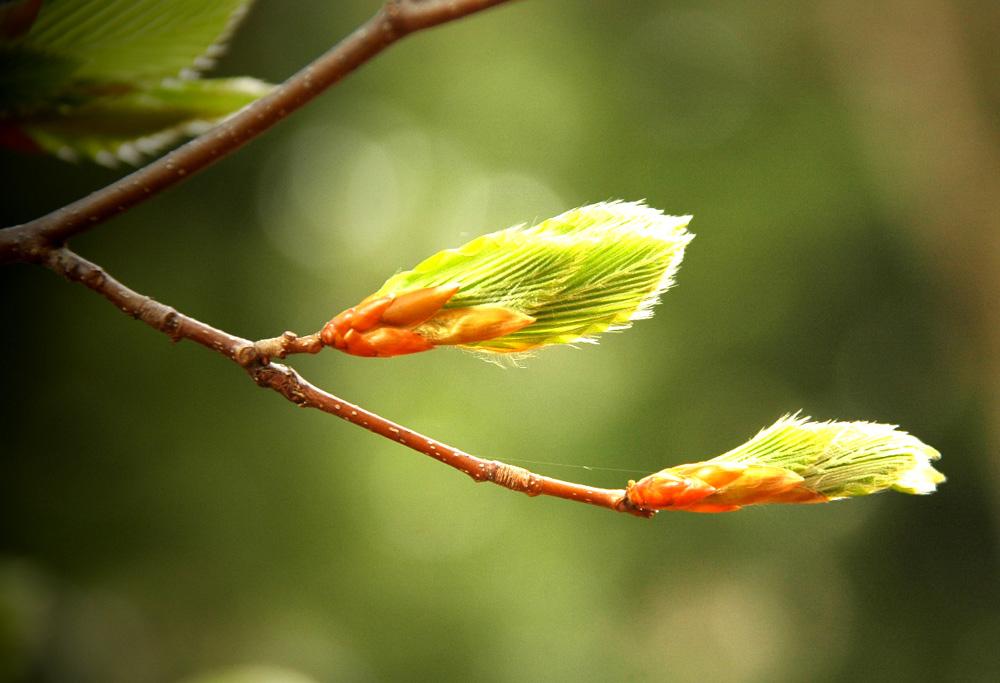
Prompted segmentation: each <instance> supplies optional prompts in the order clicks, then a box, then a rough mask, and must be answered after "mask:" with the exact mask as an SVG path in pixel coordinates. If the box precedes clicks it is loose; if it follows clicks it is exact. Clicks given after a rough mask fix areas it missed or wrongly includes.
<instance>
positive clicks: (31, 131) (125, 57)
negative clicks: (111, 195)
mask: <svg viewBox="0 0 1000 683" xmlns="http://www.w3.org/2000/svg"><path fill="white" fill-rule="evenodd" d="M249 4H250V2H249V1H248V0H60V1H59V2H45V3H43V4H41V7H40V10H39V11H38V12H37V17H36V16H34V15H32V14H31V13H30V12H28V11H27V10H30V9H36V10H38V7H36V5H37V2H35V3H33V2H30V1H27V0H20V1H19V2H17V3H15V4H14V5H13V7H15V8H22V6H23V8H22V9H23V11H19V12H17V13H16V14H14V13H12V12H7V13H5V14H4V15H0V21H3V23H2V24H0V145H6V146H9V147H18V148H22V149H26V150H36V151H39V150H41V151H48V152H52V153H56V154H58V155H59V156H61V157H63V158H66V159H75V158H78V157H86V158H91V159H93V160H95V161H98V162H100V163H104V164H109V165H110V164H114V163H117V161H118V160H119V159H121V160H124V161H127V162H129V163H140V162H141V160H142V158H143V156H144V155H152V154H157V153H159V152H161V151H162V150H163V149H164V148H165V147H167V146H169V145H172V144H174V143H176V142H177V141H178V140H179V139H180V138H182V137H186V136H189V135H193V134H197V133H199V132H202V131H203V130H205V129H207V128H208V127H210V126H211V125H212V124H214V123H216V122H218V121H219V120H221V119H223V118H225V117H227V116H229V115H231V114H233V113H234V112H236V111H237V110H239V109H241V108H242V107H244V106H246V105H247V104H249V103H251V102H253V101H254V100H255V99H257V98H258V97H260V96H262V95H264V94H266V93H267V92H269V91H270V89H271V86H269V85H267V84H265V83H263V82H261V81H256V80H254V79H250V78H233V79H209V80H201V79H200V78H199V76H200V73H201V72H202V71H204V70H205V69H207V68H209V67H211V66H212V64H213V61H214V58H215V57H217V56H218V55H219V54H221V52H222V50H223V43H224V41H225V40H226V39H227V38H228V37H229V35H230V33H231V31H232V29H233V28H234V27H235V25H236V23H237V22H238V20H239V19H240V18H241V17H242V16H243V14H244V13H245V12H246V9H247V7H248V6H249Z"/></svg>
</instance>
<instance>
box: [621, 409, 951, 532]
mask: <svg viewBox="0 0 1000 683" xmlns="http://www.w3.org/2000/svg"><path fill="white" fill-rule="evenodd" d="M940 457H941V454H940V453H938V451H936V450H935V449H933V448H931V447H930V446H928V445H927V444H925V443H923V442H922V441H920V440H919V439H917V438H916V437H914V436H911V435H910V434H907V433H906V432H903V431H900V430H899V429H897V428H896V427H895V426H893V425H886V424H878V423H874V422H811V421H809V419H808V418H804V417H799V416H785V417H783V418H781V419H780V420H778V421H777V422H776V423H775V424H773V425H772V426H770V427H768V428H767V429H764V430H762V431H761V432H760V433H759V434H757V436H755V437H754V438H752V439H750V441H748V442H746V443H745V444H743V445H742V446H739V447H738V448H734V449H733V450H731V451H729V452H728V453H725V454H723V455H720V456H719V457H717V458H714V459H712V460H707V461H704V462H699V463H691V464H686V465H677V466H674V467H669V468H667V469H665V470H662V471H660V472H657V473H655V474H651V475H649V476H648V477H645V478H643V479H641V480H640V481H638V482H630V483H629V488H628V495H629V498H630V500H631V501H632V502H633V504H635V505H636V506H638V507H644V508H648V509H656V510H689V511H692V512H727V511H729V510H736V509H739V508H740V507H742V506H744V505H757V504H761V503H821V502H827V501H830V500H836V499H838V498H847V497H851V496H865V495H868V494H871V493H877V492H879V491H884V490H887V489H892V490H895V491H901V492H903V493H911V494H924V493H932V492H933V491H934V490H935V489H936V487H937V485H938V484H940V483H942V482H943V481H944V480H945V477H944V475H943V474H941V473H940V472H938V471H937V470H936V469H934V467H933V466H932V464H931V463H932V462H933V461H934V460H937V459H938V458H940Z"/></svg>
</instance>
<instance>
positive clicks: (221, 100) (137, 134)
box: [21, 78, 271, 165]
mask: <svg viewBox="0 0 1000 683" xmlns="http://www.w3.org/2000/svg"><path fill="white" fill-rule="evenodd" d="M270 89H271V87H270V86H269V85H268V84H266V83H263V82H261V81H258V80H255V79H253V78H225V79H208V80H195V81H187V80H185V81H181V80H168V81H164V82H163V83H162V84H160V85H157V86H153V87H148V88H136V89H134V90H131V91H128V92H124V93H121V94H115V95H103V96H98V97H95V98H93V99H91V100H90V101H88V102H86V103H84V104H80V105H77V106H71V105H63V106H62V107H60V108H59V109H57V110H55V111H52V112H48V113H40V114H39V115H38V116H36V117H35V118H34V119H32V120H31V121H30V122H27V123H24V124H22V126H21V128H22V130H23V131H24V132H25V133H26V134H27V135H28V136H29V137H30V138H32V139H33V140H35V141H36V142H37V143H38V144H39V145H41V146H42V148H43V149H45V150H47V151H49V152H52V153H54V154H58V155H59V156H60V157H62V158H65V159H67V160H72V159H76V158H78V157H81V156H82V157H87V158H90V159H94V160H95V161H97V162H99V163H102V164H104V165H115V164H116V163H118V161H119V160H123V161H126V162H128V163H132V164H138V163H140V162H141V160H142V157H143V155H152V154H156V153H158V152H160V151H161V150H162V149H164V148H165V147H168V146H169V145H172V144H174V143H175V142H177V141H178V140H179V139H181V138H183V137H187V136H191V135H197V134H199V133H202V132H204V131H205V130H206V129H207V128H208V127H210V126H211V125H212V123H214V122H215V121H218V120H219V119H222V118H225V117H226V116H228V115H230V114H231V113H232V112H234V111H237V110H239V109H240V108H242V107H244V106H246V105H247V104H250V103H251V102H253V101H254V100H256V99H257V98H258V97H260V96H262V95H265V94H267V92H269V91H270Z"/></svg>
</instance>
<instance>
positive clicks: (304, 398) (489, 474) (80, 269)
mask: <svg viewBox="0 0 1000 683" xmlns="http://www.w3.org/2000/svg"><path fill="white" fill-rule="evenodd" d="M44 265H45V266H47V267H48V268H50V269H52V270H53V271H55V272H56V273H59V274H60V275H62V276H63V277H65V278H66V279H67V280H70V281H72V282H79V283H80V284H82V285H84V286H85V287H88V288H90V289H92V290H93V291H95V292H97V293H98V294H100V295H101V296H103V297H104V298H105V299H107V300H108V301H110V302H111V303H112V304H113V305H114V306H115V307H117V308H118V309H119V310H121V312H122V313H124V314H125V315H128V316H131V317H133V318H135V319H136V320H140V321H142V322H144V323H146V324H147V325H149V326H150V327H152V328H153V329H156V330H159V331H160V332H163V333H164V334H166V335H167V336H168V337H170V338H171V340H173V341H180V340H181V339H189V340H191V341H193V342H196V343H198V344H201V345H202V346H204V347H205V348H208V349H211V350H212V351H214V352H216V353H218V354H221V355H223V356H225V357H227V358H229V359H230V360H232V361H234V362H235V363H237V364H239V365H240V366H241V367H242V368H243V369H244V370H246V372H247V373H248V374H249V375H250V376H251V377H252V378H253V380H254V381H255V382H256V383H257V384H258V385H260V386H262V387H265V388H267V389H271V390H273V391H276V392H278V393H279V394H281V395H282V396H284V397H285V398H287V399H288V400H289V401H291V402H293V403H295V404H296V405H299V406H302V407H304V408H316V409H317V410H322V411H323V412H325V413H329V414H330V415H335V416H337V417H339V418H342V419H344V420H347V421H348V422H350V423H352V424H356V425H358V426H360V427H364V428H365V429H367V430H369V431H372V432H374V433H376V434H378V435H380V436H384V437H386V438H387V439H391V440H393V441H396V442H398V443H399V444H401V445H403V446H406V447H407V448H410V449H412V450H415V451H417V452H418V453H423V454H424V455H428V456H430V457H432V458H434V459H435V460H438V461H440V462H442V463H444V464H445V465H448V466H449V467H453V468H455V469H457V470H460V471H462V472H464V473H465V474H467V475H469V476H470V477H472V479H473V480H475V481H477V482H485V481H489V482H493V483H494V484H497V485H499V486H503V487H505V488H508V489H511V490H512V491H520V492H522V493H526V494H528V495H529V496H554V497H556V498H563V499H566V500H573V501H577V502H580V503H587V504H589V505H596V506H599V507H603V508H607V509H609V510H615V511H617V512H627V513H630V514H633V515H636V516H638V517H652V516H653V515H654V514H655V513H654V512H653V511H651V510H642V509H638V508H636V507H633V506H632V505H631V504H629V503H628V501H627V500H626V497H625V490H624V489H602V488H596V487H593V486H585V485H583V484H576V483H573V482H568V481H563V480H560V479H553V478H551V477H545V476H542V475H540V474H535V473H534V472H531V471H529V470H526V469H524V468H522V467H515V466H513V465H508V464H506V463H503V462H499V461H497V460H486V459H483V458H480V457H477V456H475V455H471V454H469V453H466V452H464V451H461V450H459V449H457V448H453V447H452V446H449V445H447V444H444V443H441V442H440V441H436V440H434V439H432V438H430V437H428V436H424V435H423V434H420V433H418V432H415V431H413V430H412V429H408V428H406V427H404V426H402V425H399V424H396V423H395V422H392V421H391V420H387V419H386V418H384V417H382V416H380V415H377V414H375V413H373V412H370V411H368V410H365V409H363V408H361V407H359V406H356V405H354V404H352V403H348V402H347V401H345V400H343V399H341V398H338V397H336V396H334V395H333V394H330V393H328V392H326V391H323V390H322V389H319V388H318V387H316V386H314V385H313V384H311V383H309V382H308V381H306V380H305V379H304V378H303V377H302V376H301V375H299V374H298V373H297V372H296V371H295V370H293V369H292V368H290V367H288V366H285V365H281V364H278V363H272V362H271V361H270V358H271V356H270V355H268V354H266V353H264V352H265V351H267V350H272V351H275V353H274V355H275V356H278V355H279V353H278V351H280V350H281V349H282V344H283V341H284V342H289V343H292V344H294V343H296V342H297V341H299V340H298V338H297V337H295V335H294V334H292V333H290V332H286V333H285V335H283V336H282V337H276V338H275V339H268V340H261V341H259V342H252V341H250V340H249V339H244V338H242V337H236V336H233V335H231V334H228V333H226V332H223V331H222V330H218V329H216V328H214V327H212V326H211V325H206V324H205V323H203V322H201V321H199V320H196V319H194V318H192V317H190V316H187V315H184V314H183V313H180V312H178V311H176V310H175V309H173V308H171V307H170V306H166V305H164V304H162V303H160V302H158V301H155V300H153V299H151V298H150V297H148V296H145V295H143V294H140V293H138V292H136V291H133V290H132V289H129V288H128V287H126V286H125V285H123V284H122V283H121V282H119V281H118V280H116V279H114V278H113V277H111V276H110V275H109V274H108V273H107V272H105V270H104V269H103V268H101V267H100V266H98V265H97V264H95V263H91V262H90V261H88V260H86V259H85V258H83V257H82V256H79V255H78V254H76V253H74V252H72V251H70V250H69V249H67V248H66V247H59V248H52V249H50V250H49V251H48V253H47V256H46V258H45V260H44ZM302 339H303V340H306V339H309V338H308V337H303V338H302ZM286 350H287V349H286Z"/></svg>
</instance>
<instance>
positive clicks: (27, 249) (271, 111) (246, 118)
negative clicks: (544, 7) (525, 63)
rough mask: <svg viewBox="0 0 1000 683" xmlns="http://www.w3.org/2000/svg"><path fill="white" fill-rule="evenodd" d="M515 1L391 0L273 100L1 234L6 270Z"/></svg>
mask: <svg viewBox="0 0 1000 683" xmlns="http://www.w3.org/2000/svg"><path fill="white" fill-rule="evenodd" d="M508 1H509V0H433V1H430V0H423V1H421V0H390V1H389V2H387V3H386V5H385V6H384V7H383V8H382V9H380V10H379V11H378V12H377V13H376V14H375V15H374V16H373V17H372V18H371V19H369V20H368V21H367V22H365V23H364V24H363V25H362V26H361V27H360V28H358V29H357V30H356V31H354V32H353V33H352V34H351V35H349V36H347V37H346V38H344V39H343V40H342V41H341V42H340V43H338V44H337V45H336V46H334V47H333V48H331V49H330V50H329V51H327V52H326V53H325V54H324V55H323V56H321V57H320V58H319V59H317V60H315V61H314V62H313V63H311V64H309V65H308V66H306V67H305V68H304V69H302V70H301V71H299V72H298V73H296V74H295V75H294V76H292V77H291V78H289V79H288V80H286V81H285V82H284V83H282V84H281V85H279V86H278V87H277V88H276V89H275V90H274V91H273V92H271V93H270V94H268V95H266V96H265V97H262V98H261V99H259V100H257V101H256V102H254V103H253V104H252V105H250V106H248V107H247V108H246V109H243V110H242V111H240V112H238V113H237V114H235V115H233V116H231V117H230V118H228V119H226V120H225V121H223V122H221V123H220V124H218V125H217V126H215V127H214V128H212V129H211V130H209V131H207V132H206V133H204V134H203V135H199V136H198V137H197V138H195V139H193V140H191V141H190V142H188V143H187V144H185V145H183V146H181V147H178V148H177V149H175V150H174V151H172V152H170V153H169V154H167V155H165V156H163V157H161V158H159V159H157V160H156V161H153V162H151V163H150V164H148V165H147V166H144V167H143V168H141V169H139V170H137V171H135V172H133V173H131V174H129V175H127V176H125V177H124V178H122V179H120V180H118V181H117V182H115V183H112V184H111V185H108V186H107V187H105V188H102V189H100V190H97V191H96V192H93V193H92V194H90V195H88V196H87V197H84V198H83V199H80V200H78V201H75V202H73V203H72V204H68V205H66V206H64V207H63V208H61V209H57V210H56V211H53V212H52V213H50V214H47V215H45V216H42V217H41V218H38V219H36V220H33V221H31V222H29V223H24V224H22V225H19V226H14V227H11V228H6V229H4V230H0V264H4V263H16V262H32V263H40V262H42V261H44V260H45V258H46V257H47V248H48V247H58V246H62V245H63V244H65V243H66V241H67V240H69V239H71V238H72V237H74V236H76V235H78V234H80V233H82V232H84V231H86V230H88V229H90V228H92V227H94V226H96V225H100V224H101V223H103V222H105V221H107V220H109V219H110V218H113V217H115V216H117V215H118V214H120V213H123V212H125V211H127V210H129V209H131V208H132V207H134V206H136V205H138V204H140V203H142V202H144V201H146V200H147V199H149V198H151V197H154V196H156V195H157V194H159V193H161V192H163V191H164V190H166V189H168V188H170V187H172V186H174V185H176V184H178V183H180V182H182V181H184V180H185V179H187V178H190V177H191V176H193V175H194V174H196V173H198V172H199V171H201V170H203V169H205V168H207V167H209V166H210V165H212V164H214V163H215V162H216V161H218V160H219V159H222V158H223V157H225V156H226V155H228V154H230V153H232V152H234V151H235V150H237V149H239V148H240V147H242V146H243V145H244V144H246V143H247V142H249V141H250V140H252V139H254V138H255V137H257V136H258V135H260V134H261V133H263V132H264V131H266V130H267V129H269V128H271V127H272V126H274V125H275V124H277V123H278V122H279V121H281V120H282V119H284V118H285V117H287V116H288V115H289V114H291V113H292V112H293V111H295V110H297V109H299V108H300V107H302V106H304V105H305V104H307V103H308V102H310V101H311V100H312V99H313V98H315V97H316V96H318V95H319V94H320V93H322V92H323V91H325V90H326V89H327V88H330V87H331V86H333V85H335V84H336V83H338V82H339V81H341V80H342V79H344V78H345V77H347V76H348V75H349V74H351V73H352V72H353V71H354V70H355V69H357V68H358V67H359V66H361V65H362V64H364V63H365V62H367V61H368V60H370V59H372V58H373V57H375V56H376V55H377V54H379V53H380V52H382V50H384V49H385V48H387V47H389V46H390V45H392V44H393V43H395V42H396V41H398V40H400V39H402V38H404V37H406V36H408V35H410V34H411V33H415V32H417V31H420V30H422V29H425V28H431V27H433V26H437V25H439V24H443V23H446V22H449V21H453V20H455V19H459V18H461V17H464V16H467V15H470V14H474V13H476V12H479V11H482V10H484V9H488V8H490V7H493V6H494V5H499V4H502V3H504V2H508Z"/></svg>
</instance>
